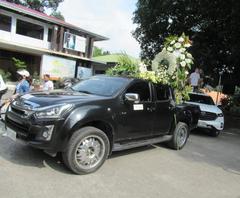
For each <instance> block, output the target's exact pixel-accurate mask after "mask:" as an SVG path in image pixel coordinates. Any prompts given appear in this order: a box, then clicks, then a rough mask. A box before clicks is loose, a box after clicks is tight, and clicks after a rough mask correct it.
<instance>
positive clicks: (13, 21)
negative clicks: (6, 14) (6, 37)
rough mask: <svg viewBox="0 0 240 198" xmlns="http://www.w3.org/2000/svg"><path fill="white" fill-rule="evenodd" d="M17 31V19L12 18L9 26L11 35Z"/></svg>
mask: <svg viewBox="0 0 240 198" xmlns="http://www.w3.org/2000/svg"><path fill="white" fill-rule="evenodd" d="M16 30H17V19H16V17H15V16H12V25H11V35H12V36H14V35H15V34H16Z"/></svg>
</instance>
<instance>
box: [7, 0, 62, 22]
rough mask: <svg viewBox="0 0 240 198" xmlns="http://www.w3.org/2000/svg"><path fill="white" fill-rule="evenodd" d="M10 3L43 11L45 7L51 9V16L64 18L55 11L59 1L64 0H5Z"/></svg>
mask: <svg viewBox="0 0 240 198" xmlns="http://www.w3.org/2000/svg"><path fill="white" fill-rule="evenodd" d="M6 1H8V2H11V3H15V4H19V5H23V6H26V7H28V8H31V9H33V10H37V11H39V12H45V11H46V9H51V10H52V14H51V15H52V16H54V17H56V18H59V19H64V17H63V16H62V14H61V13H60V12H59V11H57V8H58V6H59V4H60V3H62V2H63V1H64V0H6Z"/></svg>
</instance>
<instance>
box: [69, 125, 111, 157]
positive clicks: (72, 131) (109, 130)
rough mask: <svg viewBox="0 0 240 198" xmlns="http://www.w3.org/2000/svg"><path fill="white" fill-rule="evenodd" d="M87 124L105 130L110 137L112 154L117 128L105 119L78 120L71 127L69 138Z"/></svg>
mask: <svg viewBox="0 0 240 198" xmlns="http://www.w3.org/2000/svg"><path fill="white" fill-rule="evenodd" d="M87 126H91V127H95V128H97V129H100V130H101V131H103V132H104V133H105V134H106V135H107V137H108V139H109V143H110V154H111V151H112V148H113V142H114V134H115V132H114V131H115V130H114V127H113V126H112V125H111V124H110V123H108V122H106V121H103V120H91V121H88V122H85V123H82V122H77V123H76V124H75V125H74V126H73V127H72V129H71V131H70V134H69V137H68V140H69V139H70V138H71V137H72V135H73V134H74V132H75V131H77V130H78V129H81V128H83V127H87Z"/></svg>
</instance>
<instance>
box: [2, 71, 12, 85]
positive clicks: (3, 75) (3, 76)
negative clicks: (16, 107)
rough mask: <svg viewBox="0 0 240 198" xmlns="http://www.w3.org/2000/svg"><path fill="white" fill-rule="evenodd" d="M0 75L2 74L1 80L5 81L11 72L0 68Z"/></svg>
mask: <svg viewBox="0 0 240 198" xmlns="http://www.w3.org/2000/svg"><path fill="white" fill-rule="evenodd" d="M0 75H1V76H2V78H3V80H4V81H5V82H6V81H8V80H9V78H10V76H11V74H10V73H9V72H7V71H4V70H3V69H0Z"/></svg>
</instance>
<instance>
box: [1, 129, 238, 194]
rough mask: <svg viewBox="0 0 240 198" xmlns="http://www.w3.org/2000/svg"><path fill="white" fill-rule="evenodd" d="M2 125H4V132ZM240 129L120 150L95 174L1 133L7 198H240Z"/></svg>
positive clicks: (4, 187)
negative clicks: (180, 143)
mask: <svg viewBox="0 0 240 198" xmlns="http://www.w3.org/2000/svg"><path fill="white" fill-rule="evenodd" d="M2 132H3V129H0V133H2ZM239 153H240V132H239V129H234V128H228V129H227V130H225V131H224V133H223V134H221V135H220V137H218V138H213V137H209V136H208V135H207V134H205V133H201V132H195V133H194V134H192V135H191V136H190V139H189V141H188V143H187V144H186V146H185V147H184V149H183V150H181V151H174V150H171V149H168V148H167V147H165V146H164V144H160V145H154V146H148V147H143V148H137V149H132V150H129V151H123V152H117V153H114V154H113V155H112V157H111V158H110V159H108V160H107V161H106V162H105V164H104V165H103V167H102V168H101V169H100V170H98V171H97V172H96V173H94V174H90V175H85V176H79V175H74V174H72V173H71V172H70V171H69V170H68V169H67V168H65V166H64V165H63V164H62V162H61V159H60V157H56V158H52V157H50V156H48V155H47V154H45V153H43V152H42V151H39V150H36V149H33V148H30V147H28V146H24V145H22V144H19V143H15V142H13V141H12V140H11V139H9V138H6V137H2V136H1V135H0V193H1V194H0V196H1V197H4V198H23V197H24V198H28V197H29V198H35V197H48V198H55V197H58V198H61V197H64V198H66V197H71V198H74V197H81V198H95V197H98V198H101V197H104V198H108V197H109V198H110V197H111V198H118V197H119V198H122V197H131V198H135V197H136V198H141V197H143V198H159V197H163V198H168V197H169V198H172V197H174V198H175V197H178V198H181V197H184V198H188V197H189V198H192V197H194V198H198V197H199V198H200V197H201V198H207V197H209V198H210V197H211V198H212V197H217V198H221V197H222V198H228V197H229V198H240V154H239Z"/></svg>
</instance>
